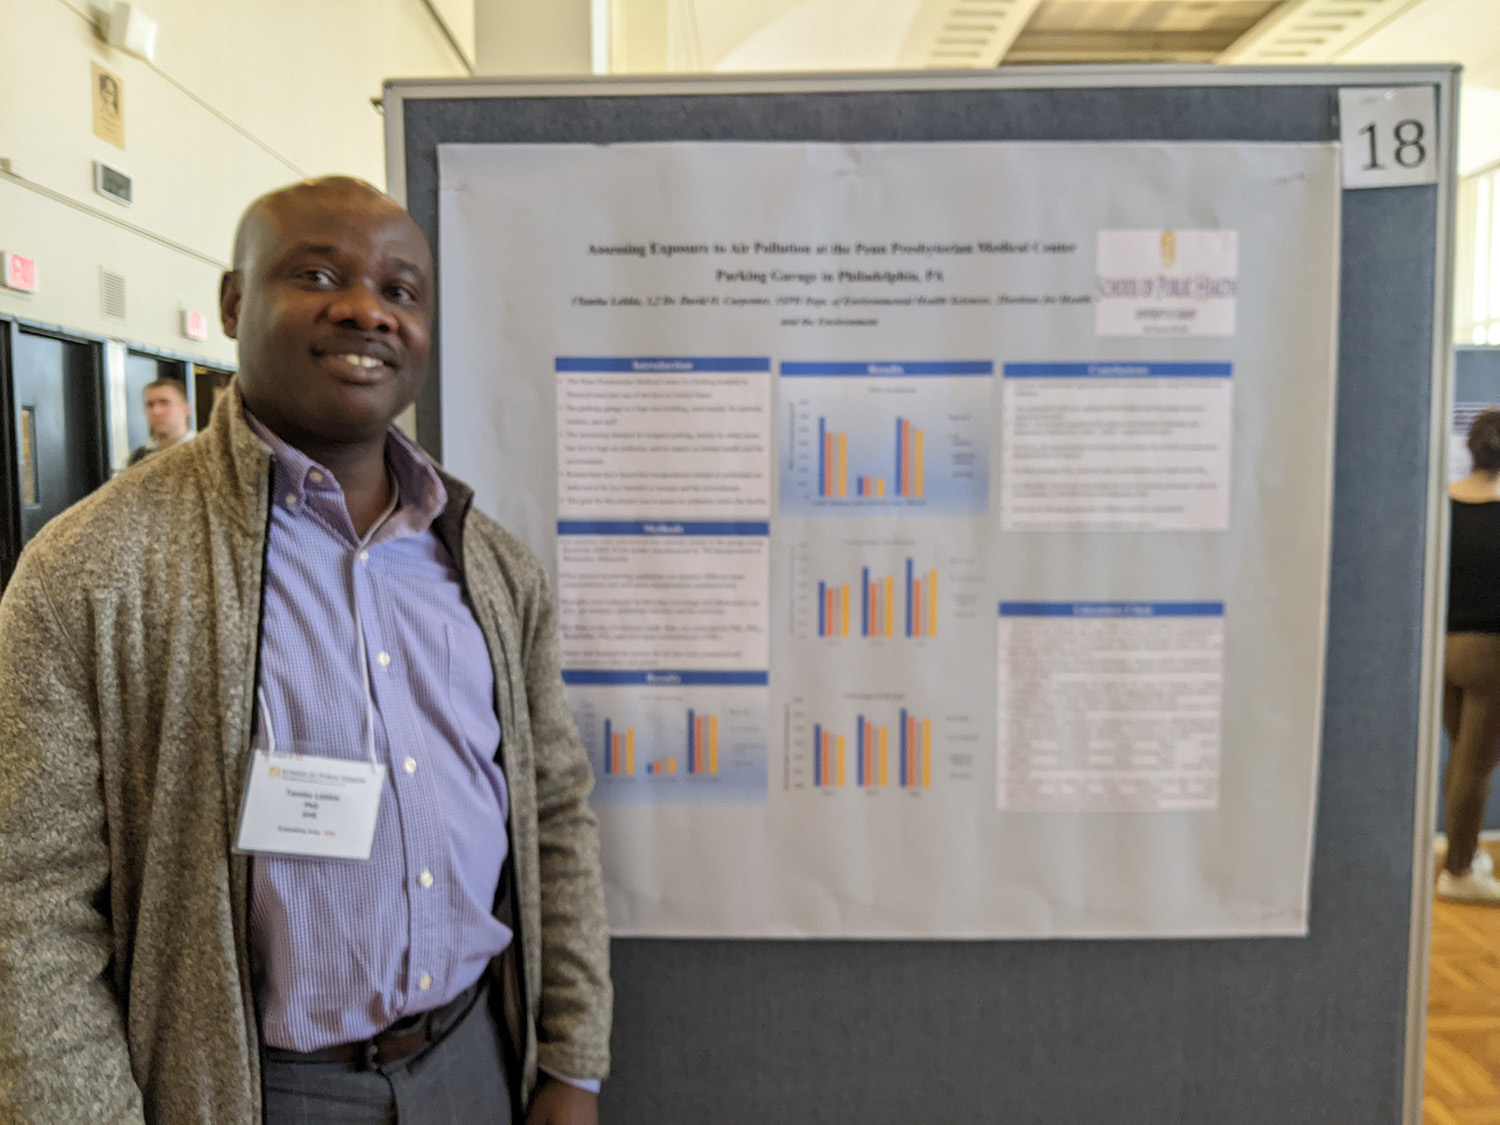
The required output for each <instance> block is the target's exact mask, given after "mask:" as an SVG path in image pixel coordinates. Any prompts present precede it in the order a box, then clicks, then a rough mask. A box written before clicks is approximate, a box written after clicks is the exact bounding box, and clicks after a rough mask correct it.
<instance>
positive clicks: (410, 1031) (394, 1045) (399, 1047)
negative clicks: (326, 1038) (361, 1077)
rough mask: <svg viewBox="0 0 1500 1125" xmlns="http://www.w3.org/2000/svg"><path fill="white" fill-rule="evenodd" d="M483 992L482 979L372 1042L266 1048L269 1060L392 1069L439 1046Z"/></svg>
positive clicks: (363, 1040)
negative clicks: (431, 1045)
mask: <svg viewBox="0 0 1500 1125" xmlns="http://www.w3.org/2000/svg"><path fill="white" fill-rule="evenodd" d="M484 991H485V978H484V977H480V979H479V980H478V981H477V982H476V983H475V984H472V985H470V986H469V987H468V988H466V989H465V990H464V991H463V992H460V993H459V994H458V995H457V996H455V997H454V998H453V999H452V1000H449V1001H448V1003H446V1004H444V1005H443V1006H442V1007H441V1008H434V1009H432V1011H430V1012H419V1013H418V1014H416V1015H414V1016H406V1017H405V1018H404V1019H399V1020H397V1021H396V1022H395V1023H393V1024H391V1026H390V1027H388V1028H386V1029H385V1030H384V1031H382V1032H380V1033H379V1034H377V1035H372V1036H371V1037H370V1038H369V1039H361V1040H360V1041H359V1042H357V1043H340V1044H339V1045H338V1046H336V1047H324V1048H323V1049H322V1050H318V1051H289V1050H286V1049H284V1048H282V1047H267V1048H266V1057H267V1058H269V1059H271V1060H272V1061H273V1062H290V1063H341V1064H343V1065H344V1066H348V1067H350V1068H352V1069H355V1070H374V1069H375V1068H376V1067H379V1066H389V1065H391V1064H392V1063H397V1062H400V1061H401V1060H402V1059H404V1058H408V1057H410V1056H411V1055H414V1054H416V1053H417V1052H418V1051H420V1050H421V1049H422V1048H423V1047H425V1046H427V1045H428V1044H429V1043H437V1042H440V1041H441V1040H442V1038H443V1036H445V1035H447V1034H448V1032H450V1031H452V1030H453V1028H454V1027H456V1026H457V1025H458V1022H459V1021H460V1020H461V1019H463V1017H464V1016H466V1015H467V1014H468V1012H469V1009H470V1008H471V1007H473V1005H474V1002H475V1001H476V1000H478V999H479V998H480V995H481V993H483V992H484Z"/></svg>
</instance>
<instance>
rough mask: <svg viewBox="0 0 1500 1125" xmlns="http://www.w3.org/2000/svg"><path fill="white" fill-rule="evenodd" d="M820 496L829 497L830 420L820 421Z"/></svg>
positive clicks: (820, 419)
mask: <svg viewBox="0 0 1500 1125" xmlns="http://www.w3.org/2000/svg"><path fill="white" fill-rule="evenodd" d="M818 495H819V496H827V495H828V419H827V418H819V419H818Z"/></svg>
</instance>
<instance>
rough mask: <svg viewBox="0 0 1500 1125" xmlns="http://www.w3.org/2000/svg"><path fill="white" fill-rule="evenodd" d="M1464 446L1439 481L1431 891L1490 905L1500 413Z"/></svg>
mask: <svg viewBox="0 0 1500 1125" xmlns="http://www.w3.org/2000/svg"><path fill="white" fill-rule="evenodd" d="M1468 445H1469V454H1470V456H1471V457H1472V458H1473V462H1474V468H1473V471H1472V472H1471V473H1470V474H1469V475H1468V476H1466V477H1464V478H1463V479H1461V480H1457V481H1454V482H1453V484H1452V485H1451V486H1450V488H1449V496H1450V497H1451V501H1450V502H1451V506H1452V541H1451V542H1452V553H1451V559H1450V562H1449V567H1450V570H1449V580H1448V641H1447V651H1446V658H1445V663H1444V679H1445V684H1444V693H1443V726H1444V727H1445V728H1447V731H1448V738H1449V739H1450V740H1451V741H1452V743H1453V752H1452V754H1451V755H1450V756H1449V758H1448V770H1447V774H1446V776H1445V777H1444V780H1443V790H1444V796H1445V798H1446V800H1447V825H1446V827H1447V833H1448V854H1447V857H1446V859H1445V860H1444V862H1443V870H1442V872H1441V873H1440V874H1439V875H1438V884H1437V893H1438V895H1439V896H1440V897H1442V898H1446V899H1454V900H1456V901H1460V902H1492V903H1496V904H1500V879H1496V878H1495V873H1494V863H1493V861H1492V860H1491V859H1490V857H1489V856H1488V855H1486V854H1485V853H1484V852H1482V851H1479V850H1478V849H1479V829H1480V825H1481V824H1482V823H1483V821H1484V810H1485V804H1486V802H1487V801H1488V799H1489V791H1490V774H1491V773H1492V772H1494V769H1495V765H1496V763H1497V762H1500V410H1486V411H1485V412H1484V413H1483V414H1481V415H1479V417H1478V418H1476V419H1474V424H1473V425H1472V426H1470V427H1469V441H1468Z"/></svg>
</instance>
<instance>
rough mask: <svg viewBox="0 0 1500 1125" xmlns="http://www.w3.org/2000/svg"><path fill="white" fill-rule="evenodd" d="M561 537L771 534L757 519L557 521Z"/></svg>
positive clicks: (768, 525)
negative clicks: (721, 520) (722, 520)
mask: <svg viewBox="0 0 1500 1125" xmlns="http://www.w3.org/2000/svg"><path fill="white" fill-rule="evenodd" d="M557 533H558V534H559V535H650V536H669V537H675V536H679V535H770V534H771V525H770V523H769V522H764V523H762V522H757V521H755V520H740V521H734V520H728V521H725V522H723V523H720V522H718V521H715V520H686V521H684V520H646V521H640V522H638V521H635V520H558V521H557Z"/></svg>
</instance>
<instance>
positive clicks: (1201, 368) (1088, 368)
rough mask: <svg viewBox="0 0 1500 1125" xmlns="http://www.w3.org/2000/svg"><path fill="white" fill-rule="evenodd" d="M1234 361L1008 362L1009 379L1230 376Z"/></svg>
mask: <svg viewBox="0 0 1500 1125" xmlns="http://www.w3.org/2000/svg"><path fill="white" fill-rule="evenodd" d="M1233 374H1234V364H1232V363H1007V364H1006V365H1005V378H1007V379H1228V378H1229V377H1230V376H1232V375H1233Z"/></svg>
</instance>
